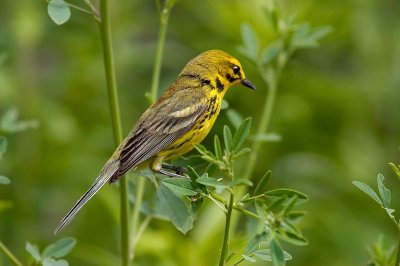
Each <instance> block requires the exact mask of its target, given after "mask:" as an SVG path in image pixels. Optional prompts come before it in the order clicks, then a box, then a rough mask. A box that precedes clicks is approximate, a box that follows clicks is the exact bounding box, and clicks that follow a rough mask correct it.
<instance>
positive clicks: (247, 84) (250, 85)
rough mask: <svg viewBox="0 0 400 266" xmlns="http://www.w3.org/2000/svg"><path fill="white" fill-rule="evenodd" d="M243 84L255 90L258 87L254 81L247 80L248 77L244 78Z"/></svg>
mask: <svg viewBox="0 0 400 266" xmlns="http://www.w3.org/2000/svg"><path fill="white" fill-rule="evenodd" d="M242 84H243V85H244V86H246V87H247V88H250V89H252V90H255V89H256V86H254V85H253V83H251V82H250V81H249V80H247V79H244V80H242Z"/></svg>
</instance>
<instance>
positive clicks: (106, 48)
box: [99, 0, 130, 266]
mask: <svg viewBox="0 0 400 266" xmlns="http://www.w3.org/2000/svg"><path fill="white" fill-rule="evenodd" d="M100 14H101V23H100V24H99V25H100V35H101V42H102V47H103V57H104V66H105V72H106V79H107V91H108V102H109V106H110V113H111V120H112V125H113V132H114V142H115V144H116V146H118V145H119V143H121V141H122V128H121V118H120V114H119V102H118V93H117V82H116V77H115V68H114V58H113V52H112V45H111V27H110V15H109V10H108V0H101V1H100ZM120 188H121V193H120V217H121V253H122V259H121V261H122V265H123V266H127V265H129V249H130V248H129V223H128V218H129V201H128V180H127V179H126V178H123V177H122V178H121V179H120Z"/></svg>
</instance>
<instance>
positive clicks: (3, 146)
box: [0, 136, 7, 158]
mask: <svg viewBox="0 0 400 266" xmlns="http://www.w3.org/2000/svg"><path fill="white" fill-rule="evenodd" d="M6 150H7V139H6V137H2V136H0V158H1V156H2V155H3V154H4V153H5V152H6Z"/></svg>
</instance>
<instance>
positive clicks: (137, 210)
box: [130, 176, 146, 260]
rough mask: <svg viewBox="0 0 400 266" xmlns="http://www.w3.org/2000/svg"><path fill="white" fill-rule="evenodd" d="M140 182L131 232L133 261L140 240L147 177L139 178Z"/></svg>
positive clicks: (137, 186)
mask: <svg viewBox="0 0 400 266" xmlns="http://www.w3.org/2000/svg"><path fill="white" fill-rule="evenodd" d="M137 178H138V181H137V184H136V193H135V207H134V208H133V212H132V219H131V220H132V228H131V230H132V232H131V238H130V239H131V241H132V242H131V244H130V246H131V255H130V259H131V260H133V258H134V257H135V247H136V243H137V241H138V240H139V238H140V236H138V235H137V233H138V225H139V218H140V207H141V206H142V201H143V195H144V189H145V186H146V177H144V176H137Z"/></svg>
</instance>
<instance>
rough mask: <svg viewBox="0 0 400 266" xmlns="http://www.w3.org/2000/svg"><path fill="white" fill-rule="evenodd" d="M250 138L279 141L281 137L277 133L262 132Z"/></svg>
mask: <svg viewBox="0 0 400 266" xmlns="http://www.w3.org/2000/svg"><path fill="white" fill-rule="evenodd" d="M251 139H252V140H253V141H255V142H279V141H281V140H282V137H281V135H279V134H277V133H263V134H258V135H254V136H253V137H252V138H251Z"/></svg>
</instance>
